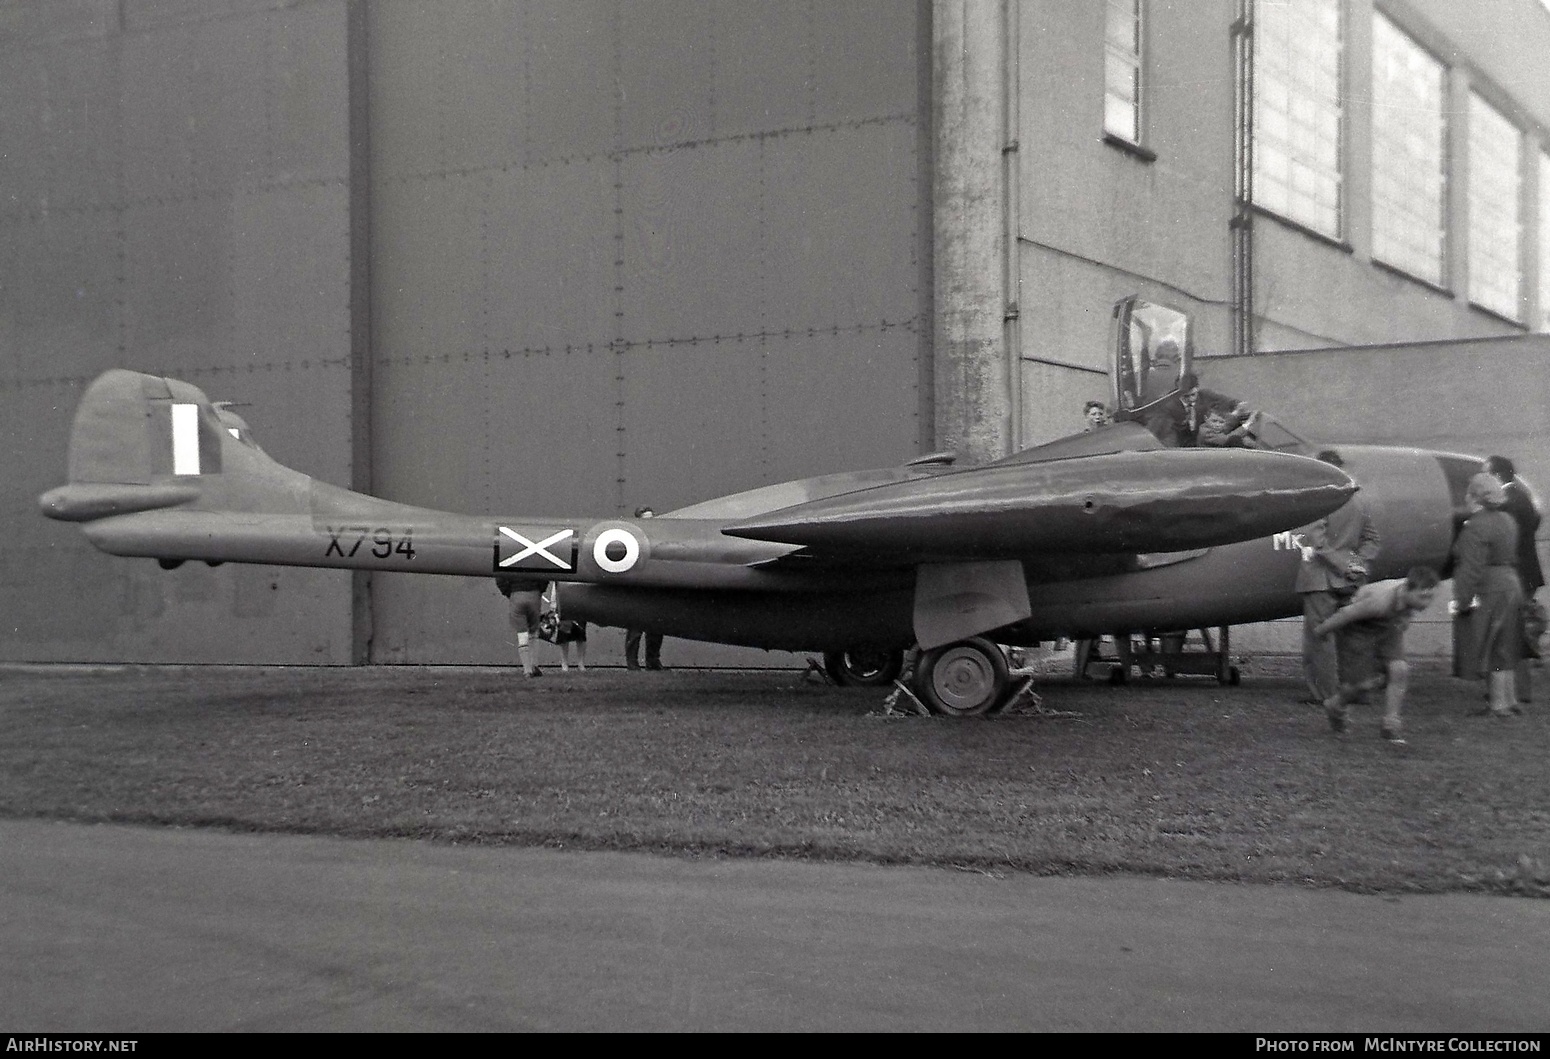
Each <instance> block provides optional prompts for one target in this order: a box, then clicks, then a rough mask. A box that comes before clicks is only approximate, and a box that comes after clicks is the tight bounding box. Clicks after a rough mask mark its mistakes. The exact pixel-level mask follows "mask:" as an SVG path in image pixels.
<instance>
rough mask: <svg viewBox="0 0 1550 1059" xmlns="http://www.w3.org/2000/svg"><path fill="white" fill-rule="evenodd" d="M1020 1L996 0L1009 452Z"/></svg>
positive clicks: (1019, 284) (1016, 437) (1017, 282)
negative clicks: (1001, 69) (1001, 67)
mask: <svg viewBox="0 0 1550 1059" xmlns="http://www.w3.org/2000/svg"><path fill="white" fill-rule="evenodd" d="M1021 11H1022V2H1021V0H1001V26H1002V39H1003V40H1004V41H1005V48H1006V53H1005V58H1004V59H1003V62H1004V64H1005V69H1006V83H1005V85H1004V86H1003V87H1002V93H1003V94H1002V100H1003V106H1002V108H1001V109H1002V113H1003V114H1004V115H1005V118H1006V121H1005V126H1004V128H1003V129H1002V133H1001V158H1002V187H1003V188H1004V189H1005V190H1004V193H1003V194H1002V197H1001V212H1002V215H1003V217H1004V219H1005V232H1006V235H1005V237H1004V240H1003V241H1004V242H1005V244H1006V256H1005V262H1006V267H1005V272H1004V275H1003V278H1002V281H1001V283H1002V287H1001V289H1002V290H1003V291H1004V292H1005V296H1006V310H1005V312H1004V313H1003V314H1002V319H1003V321H1004V329H1005V331H1006V362H1007V402H1008V407H1007V422H1008V430H1007V443H1008V445H1009V446H1010V447H1011V450H1012V451H1013V452H1016V451H1018V450H1019V449H1021V448H1022V447H1023V326H1022V300H1023V299H1022V293H1023V269H1022V252H1021V250H1020V248H1019V246H1018V242H1017V237H1018V235H1019V234H1020V231H1021V227H1020V226H1021V221H1022V198H1021V193H1022V174H1021V167H1020V166H1019V161H1020V159H1021V157H1022V155H1021V153H1020V147H1021V145H1020V144H1019V142H1018V141H1019V139H1020V137H1021V136H1022V126H1021V113H1020V111H1019V109H1018V105H1019V103H1020V102H1021V99H1022V94H1021V93H1022V86H1021V85H1020V84H1019V83H1018V82H1019V78H1020V76H1021V67H1020V65H1019V60H1020V56H1019V50H1020V49H1021V47H1022V33H1021V22H1020V20H1019V17H1018V16H1019V14H1020V13H1021Z"/></svg>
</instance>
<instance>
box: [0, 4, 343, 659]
mask: <svg viewBox="0 0 1550 1059" xmlns="http://www.w3.org/2000/svg"><path fill="white" fill-rule="evenodd" d="M347 32H348V26H347V19H346V6H345V5H344V4H342V3H317V4H301V5H296V6H288V5H287V6H282V5H279V4H275V3H251V2H250V3H237V2H227V3H210V4H207V5H198V6H196V5H193V4H187V3H183V4H177V3H138V2H134V0H124V2H123V3H118V2H116V0H115V2H97V3H92V2H85V0H81V2H74V3H57V4H56V3H49V4H35V3H8V4H5V5H4V6H3V7H0V123H3V124H0V189H3V192H4V195H3V198H0V254H3V255H4V256H3V258H0V441H3V444H4V447H5V451H6V452H7V454H8V455H7V457H6V463H5V466H6V470H5V472H4V474H3V476H0V481H3V487H4V500H3V502H0V520H3V522H0V525H3V527H4V533H5V537H6V547H5V548H3V549H0V595H3V599H4V604H3V613H4V618H5V620H4V622H3V623H0V657H4V658H7V659H12V660H23V661H112V660H124V661H177V662H201V661H223V662H278V661H284V662H309V661H318V662H336V663H342V662H347V661H349V659H350V653H351V628H350V593H349V587H348V586H349V582H348V575H340V574H334V573H327V572H313V571H303V570H278V569H267V568H262V567H231V566H228V567H223V568H220V569H211V568H208V567H205V566H203V565H187V566H184V567H183V568H181V569H179V570H176V571H170V572H164V571H161V570H159V569H158V568H157V566H156V564H155V563H153V562H150V561H148V560H115V559H110V558H108V557H107V556H104V555H101V554H99V553H98V552H96V551H95V550H94V549H93V548H92V547H91V546H90V545H89V544H88V543H87V542H86V540H85V539H84V538H83V537H82V535H81V533H80V531H79V530H78V529H76V528H75V527H72V526H66V525H62V524H58V523H51V522H48V521H46V520H45V519H43V518H42V517H41V516H40V515H39V513H38V508H37V496H38V494H39V493H40V492H42V491H43V490H45V489H47V488H50V487H51V486H54V485H58V484H60V483H61V482H62V481H63V480H64V475H65V470H66V465H65V450H66V442H67V439H68V437H69V430H70V418H71V415H72V413H73V411H74V408H75V404H76V402H77V400H78V399H79V397H80V395H81V393H82V391H83V389H84V388H85V386H86V384H87V383H88V382H89V381H90V380H91V379H92V378H93V377H95V376H96V375H97V374H98V373H100V372H101V371H103V370H105V369H107V368H110V367H129V368H135V369H139V370H143V371H154V372H161V373H165V374H169V375H172V376H175V377H178V378H183V379H186V380H188V381H190V382H192V383H194V384H196V385H198V386H200V387H202V388H205V389H206V390H208V391H209V392H210V393H212V395H215V396H217V397H221V398H229V399H232V400H236V401H240V402H244V403H246V404H250V405H251V408H246V409H244V411H245V412H248V413H250V414H251V415H252V417H253V418H254V420H255V421H257V422H258V423H261V424H263V426H264V427H265V428H267V429H265V430H264V442H265V445H266V447H267V448H268V450H269V451H270V452H271V453H272V454H273V455H274V456H275V457H276V458H278V459H280V460H283V461H286V462H289V463H292V464H294V465H296V466H299V467H302V468H305V469H306V470H308V471H310V472H311V473H313V474H315V475H317V476H318V477H320V478H323V479H326V480H329V481H334V482H348V481H349V480H350V477H351V445H350V429H351V407H350V370H349V363H350V361H349V353H350V338H351V315H350V310H351V300H350V280H351V266H352V261H351V254H350V224H349V208H350V183H349V175H350V156H349V142H350V139H349V127H348V126H349V106H348V97H349V85H348V76H347V67H346V63H345V61H344V57H345V55H346V54H347V39H346V38H347ZM341 577H344V578H345V580H344V581H342V582H341V580H340V578H341Z"/></svg>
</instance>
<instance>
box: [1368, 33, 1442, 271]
mask: <svg viewBox="0 0 1550 1059" xmlns="http://www.w3.org/2000/svg"><path fill="white" fill-rule="evenodd" d="M1446 84H1447V78H1446V71H1445V69H1444V67H1443V65H1442V63H1440V62H1438V61H1437V60H1436V59H1434V58H1432V57H1431V56H1430V55H1429V54H1427V53H1426V52H1425V51H1423V50H1422V49H1421V46H1420V45H1418V44H1417V43H1416V42H1415V41H1414V40H1412V39H1411V38H1410V37H1409V35H1407V34H1406V33H1404V32H1403V31H1402V30H1400V29H1399V28H1398V27H1397V26H1395V25H1394V24H1393V23H1392V22H1390V21H1389V20H1388V19H1386V18H1384V17H1383V16H1382V15H1381V14H1375V15H1374V16H1373V26H1372V256H1373V257H1375V258H1377V259H1378V260H1380V261H1382V262H1384V263H1385V264H1389V265H1393V266H1394V267H1395V268H1398V269H1401V270H1403V271H1405V272H1408V273H1410V274H1411V275H1412V276H1415V277H1417V278H1419V279H1424V280H1426V281H1427V282H1429V283H1435V284H1439V285H1440V284H1441V283H1442V281H1443V274H1442V269H1443V233H1444V231H1445V230H1446V226H1445V222H1444V217H1445V212H1444V211H1445V209H1446V202H1447V177H1446V169H1445V168H1444V161H1443V158H1444V154H1443V143H1444V131H1443V130H1444V120H1445V119H1444V114H1445V110H1444V107H1443V94H1444V91H1445V87H1446Z"/></svg>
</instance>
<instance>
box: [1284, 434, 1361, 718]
mask: <svg viewBox="0 0 1550 1059" xmlns="http://www.w3.org/2000/svg"><path fill="white" fill-rule="evenodd" d="M1319 459H1321V460H1323V461H1324V462H1325V463H1327V464H1329V465H1330V466H1332V467H1344V466H1345V460H1344V459H1342V458H1341V456H1340V453H1339V452H1337V451H1336V450H1334V449H1325V450H1324V451H1323V452H1321V453H1319ZM1381 545H1382V540H1381V539H1380V537H1379V536H1378V527H1377V526H1376V525H1375V524H1374V523H1373V520H1372V512H1371V511H1370V510H1369V509H1368V507H1367V501H1366V499H1365V498H1364V497H1363V496H1362V494H1361V492H1360V490H1358V491H1357V492H1356V493H1354V494H1353V495H1352V496H1351V499H1349V500H1347V501H1346V502H1345V503H1344V504H1343V505H1341V506H1340V507H1339V508H1337V509H1336V510H1335V511H1333V512H1331V513H1330V514H1328V515H1325V516H1324V517H1323V518H1321V519H1319V520H1318V521H1317V522H1315V523H1314V524H1313V525H1311V526H1309V527H1308V528H1307V529H1305V530H1303V531H1302V562H1301V563H1300V564H1299V565H1298V567H1297V579H1296V580H1295V581H1294V582H1293V585H1292V587H1293V588H1294V589H1295V590H1296V592H1297V594H1298V595H1300V596H1301V597H1302V674H1303V681H1304V682H1305V683H1306V685H1307V688H1308V699H1307V700H1305V701H1307V702H1309V703H1310V704H1315V705H1316V704H1320V703H1323V702H1325V701H1327V700H1328V699H1329V697H1330V696H1331V695H1333V694H1334V693H1335V692H1336V691H1337V690H1339V688H1340V682H1341V677H1340V674H1339V672H1338V658H1337V653H1336V649H1335V643H1334V641H1332V640H1330V639H1328V638H1327V637H1323V636H1319V635H1318V634H1317V633H1316V632H1315V630H1316V629H1317V628H1318V627H1319V625H1321V624H1322V623H1324V622H1325V621H1328V620H1329V618H1330V616H1331V615H1333V614H1334V613H1335V611H1336V610H1337V609H1338V608H1339V607H1340V605H1341V604H1342V603H1344V602H1345V601H1346V600H1348V599H1350V598H1351V596H1352V594H1353V593H1355V592H1356V590H1357V589H1358V588H1360V587H1361V586H1362V585H1364V584H1366V583H1367V579H1368V577H1370V576H1371V573H1372V563H1373V560H1375V559H1376V558H1377V557H1378V549H1379V548H1380V547H1381Z"/></svg>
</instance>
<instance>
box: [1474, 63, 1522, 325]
mask: <svg viewBox="0 0 1550 1059" xmlns="http://www.w3.org/2000/svg"><path fill="white" fill-rule="evenodd" d="M1465 108H1466V109H1465V113H1466V118H1465V120H1466V122H1467V124H1468V139H1467V142H1466V143H1465V154H1466V156H1467V159H1468V160H1467V162H1466V174H1467V177H1468V185H1469V186H1468V187H1467V188H1466V189H1465V194H1466V200H1467V202H1468V210H1469V214H1468V219H1467V221H1466V223H1467V232H1468V236H1467V238H1468V246H1469V251H1468V255H1467V256H1468V260H1467V261H1466V262H1465V271H1466V274H1467V275H1466V283H1465V295H1466V297H1467V298H1468V300H1469V304H1470V305H1472V306H1474V307H1475V308H1477V309H1481V310H1483V311H1485V312H1488V313H1491V314H1492V315H1494V316H1498V317H1500V318H1502V319H1503V320H1506V321H1508V322H1509V323H1513V324H1517V325H1519V326H1523V325H1524V322H1525V321H1524V319H1523V295H1524V282H1525V278H1526V276H1525V269H1524V267H1523V266H1524V261H1523V246H1524V228H1523V221H1524V217H1523V157H1524V132H1523V128H1522V126H1520V125H1519V124H1518V122H1516V121H1515V120H1513V118H1512V116H1511V115H1510V113H1509V112H1508V109H1507V108H1504V107H1500V106H1497V105H1496V104H1495V103H1494V102H1492V101H1491V99H1490V98H1488V97H1487V96H1486V95H1485V94H1484V93H1482V92H1481V91H1480V89H1479V87H1478V86H1471V88H1470V90H1469V98H1468V101H1467V102H1466V104H1465ZM1480 108H1484V112H1485V113H1488V114H1490V115H1493V116H1494V117H1495V118H1497V119H1499V125H1498V127H1499V128H1500V127H1505V128H1506V129H1508V130H1510V131H1511V132H1512V148H1513V149H1512V155H1513V164H1512V165H1511V166H1498V167H1493V170H1492V171H1493V172H1508V173H1510V174H1511V186H1510V189H1509V190H1510V194H1508V195H1505V196H1503V197H1502V199H1501V201H1502V202H1505V203H1507V204H1508V206H1507V207H1506V208H1502V209H1498V210H1496V211H1495V212H1496V213H1497V214H1498V215H1499V214H1501V213H1506V212H1508V210H1509V209H1510V212H1511V215H1512V227H1513V234H1512V275H1513V282H1514V287H1515V290H1514V293H1513V297H1512V307H1511V309H1506V308H1504V307H1503V306H1502V305H1499V304H1496V303H1495V302H1494V301H1493V300H1491V299H1492V295H1493V293H1494V292H1493V291H1492V290H1490V289H1485V287H1484V283H1485V282H1486V281H1484V280H1482V278H1481V275H1482V272H1483V269H1482V268H1480V265H1482V264H1489V263H1491V261H1493V260H1495V259H1496V258H1497V257H1498V256H1499V255H1494V254H1493V253H1492V251H1491V250H1490V249H1488V248H1489V247H1492V246H1494V245H1496V244H1497V243H1498V242H1499V237H1500V235H1501V234H1502V233H1500V232H1492V231H1488V230H1484V229H1483V228H1482V227H1481V225H1483V224H1485V223H1486V220H1485V216H1486V215H1485V214H1484V212H1483V211H1482V209H1481V205H1482V201H1483V200H1484V193H1483V190H1482V189H1483V188H1484V186H1485V181H1484V180H1482V175H1483V174H1484V173H1485V172H1486V168H1487V167H1485V166H1482V165H1480V164H1479V163H1480V162H1481V160H1482V159H1481V158H1480V157H1479V155H1477V143H1478V142H1479V141H1478V139H1477V136H1478V135H1480V130H1481V129H1482V128H1484V126H1485V125H1486V124H1487V123H1486V122H1481V121H1479V120H1478V116H1479V115H1480V114H1481V113H1482V111H1481V109H1480Z"/></svg>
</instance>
